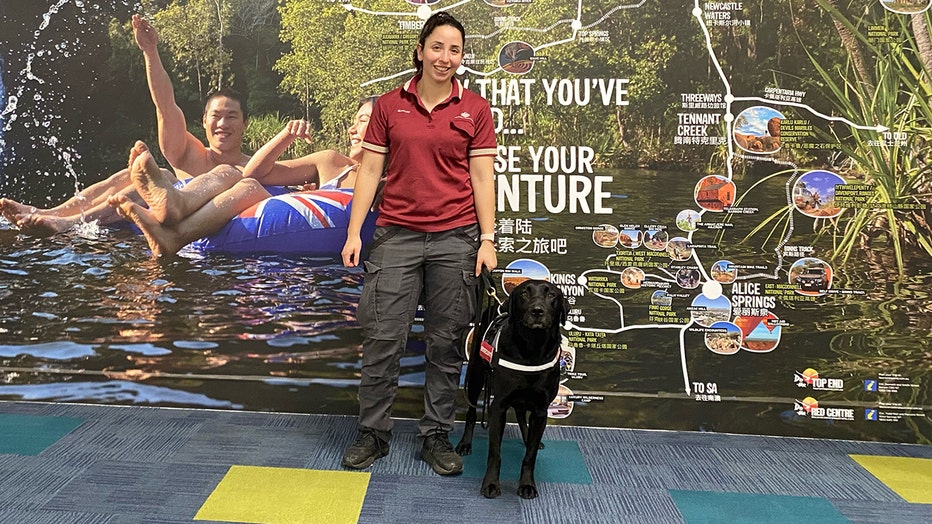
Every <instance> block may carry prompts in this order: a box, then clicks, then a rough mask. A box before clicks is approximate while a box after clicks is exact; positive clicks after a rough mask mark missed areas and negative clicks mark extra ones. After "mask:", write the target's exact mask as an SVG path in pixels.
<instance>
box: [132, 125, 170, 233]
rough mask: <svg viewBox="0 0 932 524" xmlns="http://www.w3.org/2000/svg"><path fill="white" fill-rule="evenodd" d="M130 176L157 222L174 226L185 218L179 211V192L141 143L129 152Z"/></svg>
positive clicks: (138, 142)
mask: <svg viewBox="0 0 932 524" xmlns="http://www.w3.org/2000/svg"><path fill="white" fill-rule="evenodd" d="M129 176H130V178H131V179H132V181H133V187H135V188H136V192H137V193H139V196H141V197H142V199H143V200H145V202H146V205H148V206H149V211H151V214H152V216H153V218H155V220H158V221H159V222H161V223H162V224H165V225H173V224H176V223H178V221H179V220H181V219H182V218H183V216H182V215H181V210H179V209H178V203H179V200H180V199H179V198H178V190H177V189H175V188H174V186H172V182H171V180H169V179H168V178H167V177H166V176H165V175H164V174H162V170H161V169H159V165H158V164H156V163H155V159H154V158H152V154H151V153H149V148H148V146H146V144H144V143H143V142H141V141H138V140H137V141H136V145H135V146H133V148H132V149H131V150H130V152H129Z"/></svg>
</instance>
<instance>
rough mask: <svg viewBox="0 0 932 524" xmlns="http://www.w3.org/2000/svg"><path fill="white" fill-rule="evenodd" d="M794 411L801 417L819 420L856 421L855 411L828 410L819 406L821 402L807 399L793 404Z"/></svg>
mask: <svg viewBox="0 0 932 524" xmlns="http://www.w3.org/2000/svg"><path fill="white" fill-rule="evenodd" d="M793 411H795V412H796V414H797V415H799V416H801V417H805V416H807V415H808V416H809V418H812V419H819V420H854V410H853V409H850V408H826V407H822V406H819V401H818V400H816V399H814V398H812V397H806V398H804V399H802V400H796V401H794V402H793Z"/></svg>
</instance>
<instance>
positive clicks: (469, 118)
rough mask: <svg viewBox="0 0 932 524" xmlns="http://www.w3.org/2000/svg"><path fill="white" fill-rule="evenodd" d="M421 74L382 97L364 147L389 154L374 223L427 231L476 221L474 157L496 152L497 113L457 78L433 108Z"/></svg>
mask: <svg viewBox="0 0 932 524" xmlns="http://www.w3.org/2000/svg"><path fill="white" fill-rule="evenodd" d="M419 79H420V76H415V77H414V78H412V79H410V80H408V81H407V82H406V83H405V85H404V86H402V87H399V88H397V89H394V90H392V91H389V92H388V93H385V94H384V95H382V96H380V97H379V99H378V100H377V101H376V103H375V107H374V108H373V109H372V116H371V118H370V120H369V127H368V129H367V130H366V137H365V140H364V142H363V145H362V147H364V148H365V149H368V150H369V151H373V152H376V153H381V154H386V155H388V170H387V172H386V180H385V187H384V189H383V190H382V191H383V193H382V196H383V199H382V204H381V206H380V207H379V217H378V220H377V222H376V224H378V225H380V226H388V225H399V226H403V227H406V228H408V229H411V230H413V231H419V232H426V233H431V232H437V231H447V230H450V229H453V228H456V227H461V226H466V225H470V224H475V223H476V221H477V218H476V207H475V199H474V198H473V190H472V183H471V182H470V179H469V158H470V157H475V156H495V154H496V152H497V149H496V146H497V142H496V139H495V126H494V124H493V121H492V110H491V108H490V107H489V103H488V101H486V99H484V98H482V97H481V96H479V95H477V94H475V93H473V92H472V91H469V90H467V89H464V88H463V86H462V84H461V83H460V82H459V80H458V79H456V78H454V79H453V90H452V92H451V93H450V96H449V97H448V98H447V99H446V100H444V101H443V102H441V103H439V104H437V106H436V107H434V109H433V110H432V111H430V112H428V111H427V109H426V108H425V107H424V105H423V104H422V103H421V100H420V98H419V97H418V94H417V81H418V80H419Z"/></svg>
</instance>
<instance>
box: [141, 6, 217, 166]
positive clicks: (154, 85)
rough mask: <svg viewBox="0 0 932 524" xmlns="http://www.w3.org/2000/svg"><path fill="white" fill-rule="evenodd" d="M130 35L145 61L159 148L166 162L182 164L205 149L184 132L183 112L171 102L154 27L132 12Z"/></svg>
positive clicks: (170, 86) (185, 128)
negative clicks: (155, 118) (156, 120)
mask: <svg viewBox="0 0 932 524" xmlns="http://www.w3.org/2000/svg"><path fill="white" fill-rule="evenodd" d="M133 36H134V38H135V39H136V45H138V46H139V49H140V50H141V51H142V54H143V57H144V58H145V61H146V79H147V80H148V82H149V94H150V95H151V96H152V103H154V104H155V112H156V115H157V116H158V124H159V148H160V149H161V150H162V154H163V155H164V156H165V159H166V160H168V163H169V164H171V165H172V166H173V167H179V166H183V165H185V163H186V162H188V161H189V160H190V159H189V156H190V155H192V154H197V153H203V152H204V151H205V150H206V148H205V147H204V144H202V143H201V142H200V141H199V140H198V139H197V138H195V137H194V135H192V134H191V133H188V129H187V124H186V122H185V118H184V113H183V112H182V111H181V108H180V107H178V104H177V103H176V102H175V91H174V88H173V87H172V82H171V79H170V78H169V77H168V72H167V71H165V66H163V65H162V58H161V57H160V56H159V50H158V43H159V35H158V33H157V32H156V31H155V28H154V27H152V25H151V24H149V22H148V21H147V20H146V19H145V18H143V17H141V16H139V15H133Z"/></svg>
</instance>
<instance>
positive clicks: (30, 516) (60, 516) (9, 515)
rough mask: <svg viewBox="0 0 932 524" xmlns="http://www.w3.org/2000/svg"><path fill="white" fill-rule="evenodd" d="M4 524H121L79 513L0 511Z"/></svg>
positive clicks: (102, 516)
mask: <svg viewBox="0 0 932 524" xmlns="http://www.w3.org/2000/svg"><path fill="white" fill-rule="evenodd" d="M0 522H3V523H4V524H122V523H123V522H124V521H123V520H121V519H119V518H118V517H117V516H115V515H107V514H102V513H86V512H80V511H41V510H40V511H27V510H22V511H11V510H9V509H0Z"/></svg>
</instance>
